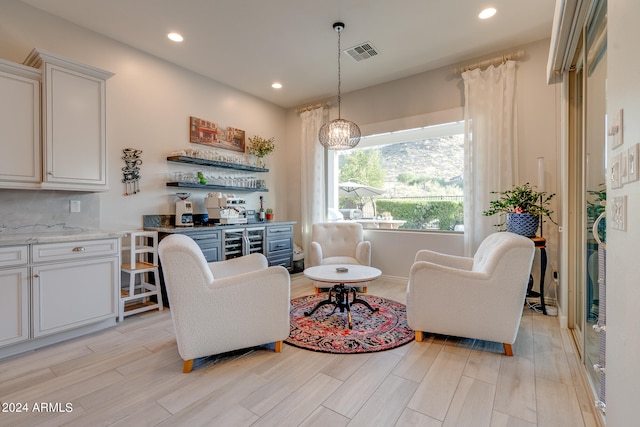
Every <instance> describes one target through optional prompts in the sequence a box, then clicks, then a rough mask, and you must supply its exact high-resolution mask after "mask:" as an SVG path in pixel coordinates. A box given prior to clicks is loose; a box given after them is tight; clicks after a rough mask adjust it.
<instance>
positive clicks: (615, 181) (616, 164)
mask: <svg viewBox="0 0 640 427" xmlns="http://www.w3.org/2000/svg"><path fill="white" fill-rule="evenodd" d="M620 160H621V158H620V153H618V154H616V155H615V156H613V157H612V158H611V167H610V169H609V170H610V172H609V179H610V180H611V188H620V187H622V180H621V179H620Z"/></svg>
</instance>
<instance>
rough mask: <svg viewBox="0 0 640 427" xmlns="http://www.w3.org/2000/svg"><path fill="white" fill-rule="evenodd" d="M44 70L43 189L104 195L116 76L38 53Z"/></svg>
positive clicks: (36, 60)
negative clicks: (110, 87)
mask: <svg viewBox="0 0 640 427" xmlns="http://www.w3.org/2000/svg"><path fill="white" fill-rule="evenodd" d="M25 65H28V66H31V67H35V68H38V69H40V70H41V71H42V123H43V131H42V138H43V144H42V146H43V162H42V164H43V168H44V169H43V177H42V186H41V188H44V189H59V190H72V191H106V190H108V187H107V130H106V80H107V79H108V78H109V77H111V76H112V75H113V73H110V72H108V71H105V70H101V69H98V68H95V67H91V66H88V65H84V64H80V63H78V62H75V61H72V60H70V59H67V58H63V57H61V56H58V55H55V54H52V53H49V52H46V51H43V50H40V49H34V50H33V51H32V52H31V54H30V55H29V56H28V57H27V59H26V60H25Z"/></svg>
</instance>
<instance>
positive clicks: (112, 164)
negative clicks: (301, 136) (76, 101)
mask: <svg viewBox="0 0 640 427" xmlns="http://www.w3.org/2000/svg"><path fill="white" fill-rule="evenodd" d="M0 40H2V43H0V58H3V59H7V60H11V61H14V62H20V63H21V62H22V61H23V60H24V59H25V58H26V57H27V55H28V54H29V52H30V51H31V49H33V48H34V47H38V48H42V49H45V50H48V51H51V52H54V53H57V54H59V55H63V56H66V57H68V58H71V59H74V60H76V61H78V62H82V63H86V64H89V65H92V66H95V67H99V68H103V69H106V70H109V71H111V72H114V73H115V76H114V77H112V78H111V79H109V80H108V82H107V135H108V144H109V145H108V147H109V153H108V162H109V166H108V173H109V187H110V189H109V191H108V192H106V193H100V194H99V202H100V206H101V208H100V212H101V218H100V221H99V224H100V227H101V228H103V229H115V230H123V229H125V230H126V229H133V228H140V227H141V226H142V215H145V214H172V213H174V212H175V208H174V200H175V197H174V196H173V194H174V193H175V192H176V190H175V189H171V188H167V187H166V185H165V182H166V180H167V179H166V177H167V174H168V173H169V172H171V171H178V170H192V169H193V168H189V167H181V166H177V165H174V164H168V163H167V161H166V156H168V155H170V154H171V152H173V151H175V150H180V149H184V148H197V147H200V148H206V147H204V146H199V145H197V144H191V143H189V133H188V131H189V127H188V126H189V116H196V117H200V118H204V119H207V120H211V121H215V122H217V123H220V124H221V125H226V126H233V127H237V128H240V129H243V130H245V131H246V134H247V135H246V136H247V137H250V136H253V135H254V134H259V135H261V136H263V137H272V136H273V137H275V138H276V143H277V148H276V151H275V152H274V154H272V155H271V156H269V157H268V158H267V162H268V166H269V167H270V169H271V172H270V173H269V174H266V175H265V177H266V179H267V187H268V188H269V189H270V191H269V192H268V193H253V194H242V195H243V196H248V197H247V198H248V199H249V201H250V203H251V204H252V206H250V207H255V208H257V203H258V201H257V198H258V195H259V194H263V195H264V197H265V200H266V207H273V208H274V209H275V210H276V212H278V210H279V206H280V205H281V204H282V205H284V204H285V200H284V199H285V198H286V195H287V192H286V191H285V186H283V185H281V183H282V180H283V176H284V174H285V173H286V166H284V165H286V164H287V163H288V158H287V153H286V150H285V149H284V147H285V144H284V140H285V132H284V131H285V117H286V111H285V110H284V109H282V108H280V107H277V106H274V105H273V104H270V103H267V102H265V101H262V100H259V99H257V98H255V97H253V96H250V95H247V94H245V93H243V92H240V91H237V90H234V89H232V88H229V87H227V86H225V85H222V84H220V83H217V82H215V81H212V80H210V79H207V78H204V77H202V76H200V75H198V74H195V73H192V72H190V71H186V70H184V69H182V68H180V67H178V66H175V65H173V64H170V63H168V62H165V61H162V60H159V59H158V58H156V57H153V56H151V55H148V54H145V53H143V52H141V51H139V50H136V49H133V48H130V47H128V46H125V45H123V44H121V43H118V42H116V41H113V40H111V39H108V38H105V37H102V36H100V35H97V34H95V33H93V32H91V31H87V30H85V29H82V28H80V27H77V26H75V25H72V24H70V23H68V22H66V21H64V20H61V19H58V18H56V17H53V16H51V15H49V14H46V13H43V12H41V11H39V10H38V9H34V8H31V7H29V6H27V5H25V4H23V3H21V2H18V1H15V0H3V2H2V13H0ZM127 147H133V148H137V149H141V150H143V154H142V160H143V164H142V165H141V175H142V181H141V185H140V188H141V192H140V193H139V194H137V195H135V196H128V197H125V196H124V195H123V193H124V191H123V185H122V183H121V179H122V171H121V168H122V167H123V166H124V162H123V161H122V160H121V157H122V149H123V148H127ZM229 153H233V152H231V151H230V152H229ZM78 161H82V159H78ZM191 192H192V200H194V202H195V212H196V213H204V212H206V210H205V208H204V204H203V198H204V196H205V195H206V191H202V190H191ZM36 193H37V192H36ZM6 194H7V193H3V192H2V191H0V199H2V198H3V195H5V196H6ZM33 194H34V192H29V194H28V195H27V193H25V195H24V198H25V201H26V200H29V199H30V198H32V197H33ZM54 194H58V195H59V197H60V198H64V199H68V198H70V197H73V194H69V193H67V192H64V193H54ZM281 199H283V200H282V201H281ZM12 200H15V198H13V199H12ZM59 205H60V206H63V207H64V206H67V205H65V204H64V203H60V204H59ZM52 208H53V205H52ZM19 209H20V203H19V201H18V205H17V206H16V210H19ZM279 218H280V219H283V220H284V219H287V218H286V211H285V212H283V215H281V216H280V217H279Z"/></svg>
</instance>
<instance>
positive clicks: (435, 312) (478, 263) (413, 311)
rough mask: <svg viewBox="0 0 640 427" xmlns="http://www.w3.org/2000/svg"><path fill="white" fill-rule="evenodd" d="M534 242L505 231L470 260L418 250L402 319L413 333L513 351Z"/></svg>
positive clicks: (487, 239) (484, 245)
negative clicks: (497, 344) (475, 341)
mask: <svg viewBox="0 0 640 427" xmlns="http://www.w3.org/2000/svg"><path fill="white" fill-rule="evenodd" d="M534 254H535V248H534V244H533V242H532V241H531V240H530V239H529V238H527V237H523V236H519V235H517V234H513V233H508V232H499V233H494V234H492V235H490V236H489V237H487V238H486V239H485V240H484V241H483V242H482V243H481V244H480V247H479V248H478V250H477V252H476V253H475V255H474V257H473V258H466V257H457V256H452V255H446V254H441V253H437V252H432V251H426V250H423V251H419V252H418V253H417V254H416V257H415V262H414V264H413V266H412V267H411V271H410V273H409V283H408V285H407V322H408V324H409V327H410V328H411V329H413V330H415V331H416V341H422V332H423V331H425V332H431V333H437V334H443V335H453V336H458V337H467V338H475V339H480V340H485V341H496V342H500V343H503V346H504V351H505V354H506V355H507V356H512V355H513V349H512V344H513V343H514V342H515V340H516V336H517V334H518V328H519V326H520V319H521V317H522V310H523V307H524V302H525V296H526V292H527V284H528V280H529V274H530V272H531V264H532V262H533V257H534Z"/></svg>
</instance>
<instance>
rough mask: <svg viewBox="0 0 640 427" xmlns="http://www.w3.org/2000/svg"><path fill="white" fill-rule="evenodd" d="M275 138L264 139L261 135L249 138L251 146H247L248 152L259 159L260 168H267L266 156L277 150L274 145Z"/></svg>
mask: <svg viewBox="0 0 640 427" xmlns="http://www.w3.org/2000/svg"><path fill="white" fill-rule="evenodd" d="M274 141H275V138H269V139H264V138H262V137H261V136H259V135H255V136H253V137H251V138H249V144H248V145H247V152H248V153H251V154H253V155H254V156H256V157H257V158H258V162H259V164H260V167H265V164H264V160H263V159H262V158H263V157H264V156H266V155H269V154H271V153H272V152H273V150H275V149H276V145H275V143H274Z"/></svg>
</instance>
